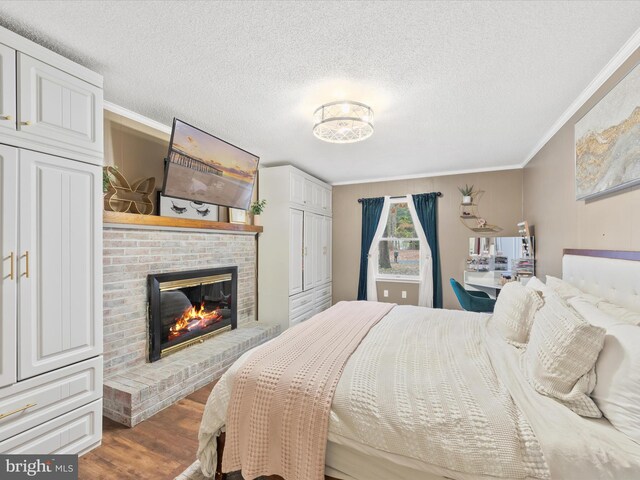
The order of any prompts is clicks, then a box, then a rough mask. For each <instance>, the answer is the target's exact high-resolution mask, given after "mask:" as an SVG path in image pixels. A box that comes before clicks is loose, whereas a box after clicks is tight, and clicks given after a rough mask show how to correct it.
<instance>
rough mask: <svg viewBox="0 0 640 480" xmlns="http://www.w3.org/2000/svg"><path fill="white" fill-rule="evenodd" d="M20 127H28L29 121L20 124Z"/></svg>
mask: <svg viewBox="0 0 640 480" xmlns="http://www.w3.org/2000/svg"><path fill="white" fill-rule="evenodd" d="M20 125H24V126H26V127H28V126H29V125H31V122H30V121H29V120H27V121H26V122H20Z"/></svg>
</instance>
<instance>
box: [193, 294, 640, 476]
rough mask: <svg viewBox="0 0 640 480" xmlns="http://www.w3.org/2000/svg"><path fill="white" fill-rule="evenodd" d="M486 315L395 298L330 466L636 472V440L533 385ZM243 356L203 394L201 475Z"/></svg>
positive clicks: (341, 420) (338, 428)
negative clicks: (415, 304) (396, 303)
mask: <svg viewBox="0 0 640 480" xmlns="http://www.w3.org/2000/svg"><path fill="white" fill-rule="evenodd" d="M488 319H489V316H488V315H484V314H476V313H471V312H458V311H447V310H432V309H428V308H423V307H410V306H398V307H396V308H394V309H393V310H392V311H391V312H390V313H389V314H388V315H387V316H386V317H385V318H384V319H383V320H382V321H381V322H380V323H379V324H378V325H377V326H375V327H374V328H373V329H372V330H371V332H370V333H369V335H368V336H367V337H366V338H365V339H364V341H363V342H362V344H361V345H360V346H359V347H358V349H357V350H356V352H355V353H354V354H353V355H352V357H351V358H350V360H349V361H348V363H347V366H346V368H345V371H344V373H343V375H342V377H341V380H340V382H339V383H338V387H337V390H336V394H335V397H334V400H333V403H332V410H331V418H330V424H329V445H328V449H327V457H326V465H327V469H326V473H327V474H328V475H331V476H334V477H337V478H344V479H348V480H352V479H355V480H389V479H390V478H396V479H407V480H418V479H419V480H431V479H436V478H442V477H449V478H453V479H463V480H465V479H472V478H474V479H482V478H514V479H515V478H554V479H555V478H558V479H563V480H565V479H571V478H576V479H581V480H582V479H586V480H589V479H616V480H617V479H627V478H628V479H632V478H640V445H638V444H636V443H635V442H633V441H632V440H630V439H629V438H628V437H626V436H625V435H623V434H622V433H620V432H618V431H617V430H615V429H614V428H613V427H611V425H610V424H609V423H608V422H607V421H606V420H597V421H594V420H587V419H584V418H582V417H579V416H578V415H576V414H574V413H573V412H571V411H570V410H569V409H567V408H566V407H564V406H562V405H560V404H559V403H557V402H555V401H554V400H552V399H550V398H547V397H544V396H541V395H539V394H538V393H537V392H535V390H533V389H532V388H531V387H530V386H529V384H528V383H527V382H526V381H525V379H524V378H523V376H522V374H521V373H520V370H519V369H518V364H519V358H518V356H519V355H520V354H521V353H520V352H519V351H518V350H517V349H516V348H514V347H512V346H510V345H509V344H507V343H506V342H505V341H504V340H502V339H501V338H498V336H497V335H495V334H494V333H493V330H492V328H491V325H490V322H488ZM487 324H489V326H488V327H487ZM258 348H259V347H258ZM249 354H250V352H248V353H247V354H245V355H244V356H243V357H241V358H240V359H239V360H238V362H236V363H235V364H234V365H233V366H232V367H231V369H230V370H229V371H228V372H227V373H225V375H224V376H223V377H222V379H221V380H220V382H219V383H218V384H217V385H216V387H215V388H214V390H213V392H212V394H211V396H210V398H209V400H208V402H207V406H206V408H205V412H204V416H203V421H202V425H201V430H200V441H201V443H200V449H199V454H198V455H199V458H200V461H201V465H202V468H203V472H204V473H205V474H207V475H211V474H212V473H213V470H214V467H215V459H216V452H215V436H216V435H217V434H218V433H219V432H220V431H222V430H223V429H224V423H225V414H226V410H227V405H228V401H229V397H230V392H231V386H232V382H233V376H234V375H235V373H236V372H237V370H238V368H239V366H240V365H241V364H242V363H243V362H244V360H246V358H247V356H248V355H249ZM367 458H368V459H369V460H368V461H367ZM385 467H386V468H385ZM389 472H394V474H393V475H392V476H390V473H389Z"/></svg>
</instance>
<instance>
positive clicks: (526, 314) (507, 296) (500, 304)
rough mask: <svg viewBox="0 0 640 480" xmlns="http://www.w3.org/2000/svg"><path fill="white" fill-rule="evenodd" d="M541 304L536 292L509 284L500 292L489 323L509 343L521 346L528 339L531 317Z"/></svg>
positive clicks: (516, 283) (522, 286)
mask: <svg viewBox="0 0 640 480" xmlns="http://www.w3.org/2000/svg"><path fill="white" fill-rule="evenodd" d="M542 304H543V301H542V298H541V297H540V294H539V293H538V292H536V291H534V290H532V289H530V288H527V287H525V286H524V285H522V284H521V283H519V282H509V283H507V284H505V285H504V287H502V290H500V295H498V299H497V301H496V305H495V308H494V309H493V318H492V320H491V321H492V323H493V325H495V327H496V329H497V330H498V331H499V332H500V334H501V335H502V336H503V337H504V338H505V339H506V340H507V341H508V342H509V343H511V344H513V345H515V346H517V347H520V346H523V345H524V344H526V343H527V341H528V339H529V331H530V330H531V324H532V323H533V317H534V316H535V314H536V311H538V309H539V308H540V307H542Z"/></svg>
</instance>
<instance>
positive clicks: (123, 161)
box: [104, 112, 169, 210]
mask: <svg viewBox="0 0 640 480" xmlns="http://www.w3.org/2000/svg"><path fill="white" fill-rule="evenodd" d="M168 150H169V135H167V134H164V133H161V132H158V131H156V130H153V131H151V129H149V128H147V127H145V126H144V125H141V124H138V123H135V122H132V121H131V120H128V119H126V118H124V117H120V116H118V115H114V114H112V113H109V112H106V113H105V119H104V157H105V158H104V161H105V165H114V166H117V167H118V170H119V171H120V173H122V175H124V177H125V178H126V179H127V180H128V181H129V183H130V184H132V183H133V182H136V181H137V180H142V179H144V178H149V177H154V178H155V179H156V190H161V189H162V181H163V180H164V158H165V157H166V156H167V151H168ZM151 199H152V201H153V203H154V206H155V204H156V200H157V197H156V195H153V196H152V198H151ZM156 210H157V209H156Z"/></svg>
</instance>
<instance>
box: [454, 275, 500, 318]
mask: <svg viewBox="0 0 640 480" xmlns="http://www.w3.org/2000/svg"><path fill="white" fill-rule="evenodd" d="M449 282H451V288H453V293H455V294H456V297H458V301H459V302H460V306H461V307H462V308H463V309H464V310H467V311H469V312H485V313H493V308H494V307H495V305H496V301H495V300H494V299H493V298H491V297H489V295H487V294H486V293H484V292H476V291H473V290H465V289H464V287H463V286H462V285H460V284H459V283H458V282H456V281H455V280H454V279H453V278H451V279H450V280H449Z"/></svg>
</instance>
